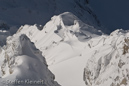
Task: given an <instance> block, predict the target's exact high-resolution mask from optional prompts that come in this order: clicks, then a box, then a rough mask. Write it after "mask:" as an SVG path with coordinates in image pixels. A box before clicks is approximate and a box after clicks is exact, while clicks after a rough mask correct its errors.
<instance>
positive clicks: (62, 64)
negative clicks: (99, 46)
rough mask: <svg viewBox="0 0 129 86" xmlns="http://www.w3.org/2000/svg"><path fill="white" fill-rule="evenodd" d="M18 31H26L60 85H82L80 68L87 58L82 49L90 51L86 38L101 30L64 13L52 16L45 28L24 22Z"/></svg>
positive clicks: (83, 84) (97, 34)
mask: <svg viewBox="0 0 129 86" xmlns="http://www.w3.org/2000/svg"><path fill="white" fill-rule="evenodd" d="M17 33H19V34H20V33H21V34H26V35H27V36H28V37H29V38H30V39H31V41H33V42H34V43H35V45H36V47H37V48H38V49H40V50H41V51H42V52H43V53H42V54H43V56H45V58H46V61H47V63H48V65H49V69H50V70H51V71H52V72H53V73H54V74H55V76H56V81H58V83H60V84H61V85H62V86H85V83H84V81H83V71H84V67H85V64H86V61H87V58H86V55H85V52H84V49H85V50H86V52H87V53H88V52H89V51H88V49H89V48H90V47H89V46H88V44H87V41H88V40H90V39H92V38H94V37H97V36H100V35H101V34H102V33H101V31H99V30H96V29H95V28H94V27H93V26H89V25H88V24H85V23H83V22H82V21H81V20H79V19H78V18H77V17H76V16H75V15H73V14H72V13H69V12H65V13H63V14H60V15H59V16H54V17H52V19H51V21H49V22H48V23H47V24H46V25H45V26H44V27H42V26H37V25H34V26H29V25H25V26H22V27H21V28H20V29H19V30H18V32H17ZM88 55H90V52H89V54H88Z"/></svg>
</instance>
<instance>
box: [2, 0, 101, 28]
mask: <svg viewBox="0 0 129 86" xmlns="http://www.w3.org/2000/svg"><path fill="white" fill-rule="evenodd" d="M63 12H72V13H73V14H74V15H76V16H78V17H79V18H80V19H81V20H82V21H84V22H85V23H87V24H90V25H93V26H100V23H99V21H98V19H97V17H96V15H95V14H94V13H93V12H92V10H91V9H90V8H89V6H88V5H87V1H86V0H0V22H4V23H5V24H7V25H9V26H12V25H14V26H16V25H17V26H21V25H24V24H41V25H45V24H46V23H47V22H48V21H49V20H50V19H51V17H52V16H54V15H59V14H61V13H63Z"/></svg>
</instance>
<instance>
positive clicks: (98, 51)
mask: <svg viewBox="0 0 129 86" xmlns="http://www.w3.org/2000/svg"><path fill="white" fill-rule="evenodd" d="M89 44H90V46H91V48H92V49H93V54H92V56H91V57H89V60H88V61H87V65H86V67H85V69H84V81H85V83H86V85H87V86H128V85H129V68H128V67H129V53H128V49H129V31H123V30H122V29H120V30H116V31H114V32H112V33H111V34H110V35H109V36H102V37H99V38H97V39H92V40H90V41H89Z"/></svg>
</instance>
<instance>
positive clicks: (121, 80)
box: [0, 0, 129, 86]
mask: <svg viewBox="0 0 129 86" xmlns="http://www.w3.org/2000/svg"><path fill="white" fill-rule="evenodd" d="M88 2H89V0H38V1H36V0H0V29H1V30H0V46H1V47H0V70H1V71H0V86H3V85H7V86H24V85H25V84H26V85H27V86H31V83H32V82H34V81H38V82H39V84H41V86H60V85H61V86H128V83H129V73H128V71H129V68H128V63H129V62H128V49H129V31H124V30H122V29H118V30H115V31H114V32H112V33H111V34H110V35H105V34H104V33H103V32H101V31H100V30H98V28H102V27H99V26H100V23H99V21H98V19H97V17H96V15H95V14H94V13H93V12H92V10H91V9H90V7H89V5H88ZM24 24H25V25H24ZM30 24H34V25H30ZM40 24H41V25H40ZM20 25H23V26H21V27H20V28H19V29H18V31H17V32H16V33H15V30H16V29H17V28H16V27H17V26H20ZM10 26H11V27H10ZM12 26H14V27H12ZM13 34H14V35H13ZM11 35H12V36H11ZM6 38H7V40H6ZM18 80H20V81H21V80H22V81H21V83H19V84H18V82H17V81H18ZM28 80H29V81H30V80H31V81H32V82H30V83H29V81H28ZM54 80H55V81H54ZM9 81H10V82H9ZM56 81H57V82H58V83H59V84H60V85H59V84H58V83H57V82H56ZM27 82H28V83H27ZM33 84H35V85H34V86H39V84H36V83H33Z"/></svg>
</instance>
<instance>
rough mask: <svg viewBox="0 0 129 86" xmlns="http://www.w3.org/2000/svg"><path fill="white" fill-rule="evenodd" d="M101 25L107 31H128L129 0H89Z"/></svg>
mask: <svg viewBox="0 0 129 86" xmlns="http://www.w3.org/2000/svg"><path fill="white" fill-rule="evenodd" d="M90 5H91V7H92V9H93V10H94V12H95V13H96V15H97V16H98V19H99V20H100V21H101V23H102V24H103V25H104V26H105V27H107V28H108V29H110V30H111V31H112V30H115V29H121V28H122V29H129V0H90Z"/></svg>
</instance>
